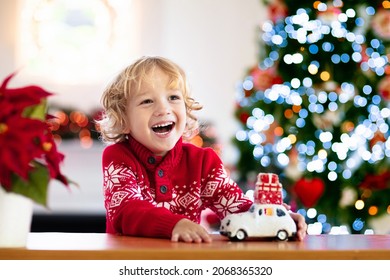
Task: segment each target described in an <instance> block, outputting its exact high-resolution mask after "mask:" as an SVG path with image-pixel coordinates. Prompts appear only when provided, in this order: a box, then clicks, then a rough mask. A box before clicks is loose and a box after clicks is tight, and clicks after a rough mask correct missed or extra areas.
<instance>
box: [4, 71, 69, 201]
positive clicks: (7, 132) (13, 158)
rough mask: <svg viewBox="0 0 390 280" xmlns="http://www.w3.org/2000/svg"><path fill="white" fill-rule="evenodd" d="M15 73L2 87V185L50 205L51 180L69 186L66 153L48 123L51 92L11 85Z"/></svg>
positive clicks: (38, 88) (9, 190) (11, 190)
mask: <svg viewBox="0 0 390 280" xmlns="http://www.w3.org/2000/svg"><path fill="white" fill-rule="evenodd" d="M13 76H14V74H12V75H10V76H8V77H7V78H6V79H5V80H4V81H3V83H2V85H1V86H0V108H1V110H0V186H1V187H3V188H4V189H5V190H6V191H8V192H15V193H19V194H22V195H25V196H27V197H30V198H31V199H33V200H34V201H35V202H37V203H40V204H43V205H46V196H47V187H48V184H49V181H50V179H56V180H59V181H60V182H62V183H63V184H64V185H66V186H67V185H68V180H67V179H66V177H65V176H64V175H63V174H62V173H61V171H60V164H61V162H62V161H63V159H64V155H63V154H61V153H59V152H58V151H57V147H56V144H55V142H54V139H53V135H52V133H51V130H50V126H49V124H48V123H47V118H48V115H47V114H46V99H47V97H48V96H50V95H51V93H49V92H47V91H45V90H44V89H42V88H40V87H38V86H27V87H22V88H13V89H10V88H7V85H8V83H9V81H10V80H11V78H12V77H13Z"/></svg>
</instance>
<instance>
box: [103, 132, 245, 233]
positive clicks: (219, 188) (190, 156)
mask: <svg viewBox="0 0 390 280" xmlns="http://www.w3.org/2000/svg"><path fill="white" fill-rule="evenodd" d="M114 146H115V145H114ZM183 147H184V149H183ZM124 148H126V150H123V149H124ZM124 155H126V156H124ZM150 157H153V155H152V154H151V153H150V152H149V151H148V150H146V148H144V147H143V146H142V145H141V144H139V143H138V142H136V141H135V140H134V139H131V145H129V146H125V145H118V146H116V147H112V148H110V150H109V152H106V153H105V155H104V157H103V174H104V194H105V207H106V210H107V224H108V226H110V227H114V228H115V230H114V232H121V233H124V234H126V230H124V229H119V228H118V226H117V224H123V223H124V222H123V219H127V218H126V216H127V214H128V216H129V217H134V216H136V217H140V215H143V214H144V213H146V212H147V211H149V210H150V211H154V212H156V211H158V214H156V216H157V219H161V220H164V217H166V218H167V219H168V216H169V215H181V216H180V217H181V218H182V217H187V218H188V219H190V220H192V221H194V222H197V223H199V222H200V217H201V212H202V211H203V210H204V209H206V208H210V209H211V210H213V211H214V212H215V213H216V214H217V215H218V216H219V217H220V218H223V217H225V216H226V215H227V214H229V213H236V212H242V211H246V210H247V209H248V208H249V207H250V205H251V204H252V201H251V200H250V199H249V198H247V197H245V196H244V194H243V193H242V191H241V189H240V188H239V187H238V185H237V184H236V183H235V182H234V181H233V180H232V179H231V178H230V177H229V176H228V174H227V172H226V170H225V169H224V167H223V165H222V162H221V161H220V159H219V157H218V156H217V155H216V154H215V152H214V151H212V150H211V149H207V150H206V149H201V148H198V147H195V146H193V145H191V144H183V143H181V141H179V143H178V144H177V145H176V146H175V148H174V151H172V153H169V154H168V155H166V156H165V157H164V158H161V159H158V161H157V162H156V163H153V164H150V163H148V162H149V159H150ZM156 174H157V175H156ZM162 187H164V188H162ZM161 190H163V193H161ZM164 191H166V192H165V193H164ZM136 201H138V202H140V201H142V202H140V203H141V204H142V205H146V206H147V208H143V209H136V208H135V207H129V205H132V204H135V202H136ZM137 205H139V204H137ZM146 206H145V207H146ZM162 208H164V209H166V210H168V211H169V213H171V214H169V213H167V212H163V211H159V210H158V209H162ZM145 209H149V210H145ZM152 209H154V210H152ZM118 217H122V218H121V219H122V220H121V222H120V223H119V222H118V221H117V220H118V219H119V218H118ZM180 217H179V218H180ZM144 219H145V221H144V222H143V226H148V227H151V228H153V226H154V223H156V221H154V220H152V219H149V218H147V216H146V215H145V216H144ZM125 224H126V227H129V228H130V227H132V226H130V225H129V224H127V223H125ZM133 227H134V229H131V230H134V231H135V232H138V231H137V230H136V229H135V227H136V226H135V225H134V226H133ZM151 231H153V230H151ZM169 234H170V233H169ZM169 234H168V232H166V233H165V235H169ZM151 235H153V234H151Z"/></svg>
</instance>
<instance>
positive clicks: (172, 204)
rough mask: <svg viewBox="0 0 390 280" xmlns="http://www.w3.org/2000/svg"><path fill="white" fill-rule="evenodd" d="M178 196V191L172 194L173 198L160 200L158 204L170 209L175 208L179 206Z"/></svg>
mask: <svg viewBox="0 0 390 280" xmlns="http://www.w3.org/2000/svg"><path fill="white" fill-rule="evenodd" d="M176 196H177V194H176V193H173V194H172V200H171V201H161V202H158V203H157V204H156V206H157V207H164V208H166V209H168V210H170V211H171V208H175V207H177V204H176Z"/></svg>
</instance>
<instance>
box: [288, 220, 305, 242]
mask: <svg viewBox="0 0 390 280" xmlns="http://www.w3.org/2000/svg"><path fill="white" fill-rule="evenodd" d="M290 215H291V218H293V220H294V221H295V223H296V224H297V238H298V240H299V241H302V240H303V239H304V238H305V236H306V230H307V224H306V222H305V218H304V217H303V216H302V215H301V214H298V213H290Z"/></svg>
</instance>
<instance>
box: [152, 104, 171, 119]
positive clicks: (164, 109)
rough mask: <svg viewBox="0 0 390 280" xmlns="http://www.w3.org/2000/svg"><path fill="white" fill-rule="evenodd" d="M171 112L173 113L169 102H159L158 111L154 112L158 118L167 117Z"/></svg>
mask: <svg viewBox="0 0 390 280" xmlns="http://www.w3.org/2000/svg"><path fill="white" fill-rule="evenodd" d="M170 112H171V106H170V105H169V103H168V102H167V101H160V102H157V104H156V110H155V112H154V113H155V115H156V116H161V115H166V114H169V113H170Z"/></svg>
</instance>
